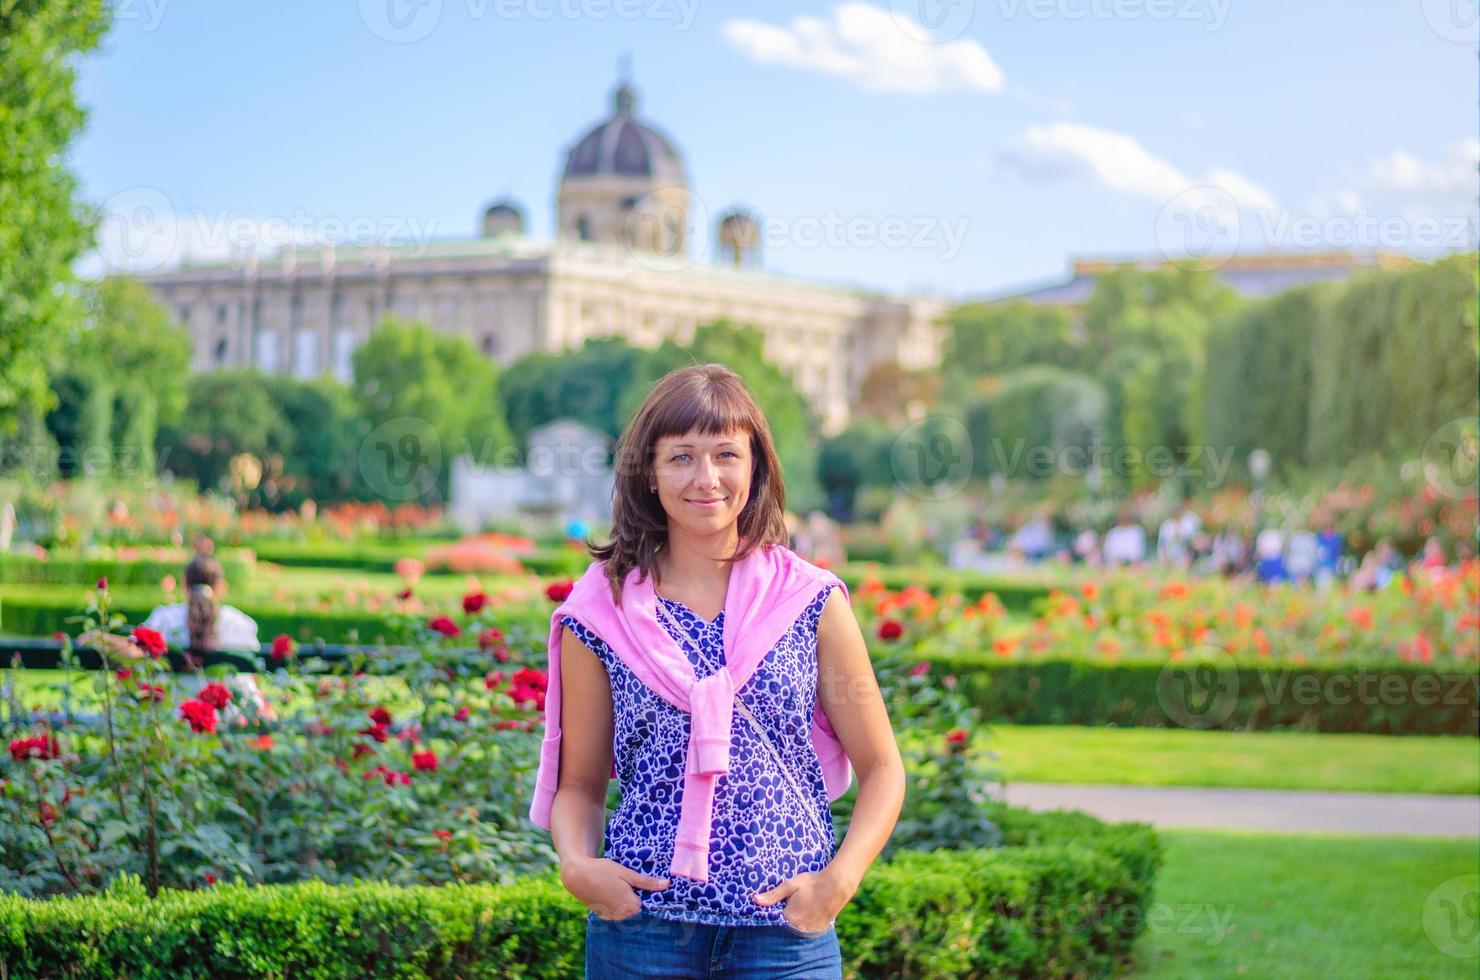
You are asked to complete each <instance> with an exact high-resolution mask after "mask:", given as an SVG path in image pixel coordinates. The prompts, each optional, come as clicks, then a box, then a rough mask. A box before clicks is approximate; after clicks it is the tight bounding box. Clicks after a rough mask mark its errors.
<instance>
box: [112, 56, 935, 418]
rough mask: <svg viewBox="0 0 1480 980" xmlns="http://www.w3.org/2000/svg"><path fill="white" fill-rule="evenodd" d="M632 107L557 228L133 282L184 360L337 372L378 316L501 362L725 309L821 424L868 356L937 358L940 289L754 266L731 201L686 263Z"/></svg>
mask: <svg viewBox="0 0 1480 980" xmlns="http://www.w3.org/2000/svg"><path fill="white" fill-rule="evenodd" d="M636 102H637V100H636V96H635V94H634V92H633V91H632V89H631V87H630V86H628V85H627V84H625V83H623V84H621V85H620V86H619V87H618V88H617V89H616V91H615V92H614V94H613V99H612V111H611V115H610V116H609V117H608V118H607V119H605V120H603V121H602V122H601V123H600V124H598V125H597V126H595V127H594V128H593V129H591V130H590V131H589V132H587V133H585V134H584V135H582V136H581V137H580V138H579V139H578V140H576V141H575V143H574V144H573V145H572V146H571V148H570V149H569V151H568V152H567V153H566V157H565V167H564V171H563V173H562V175H561V179H560V184H559V190H558V194H557V198H556V211H557V213H556V223H555V224H556V229H557V232H556V236H555V239H554V240H553V241H549V242H540V241H534V240H532V239H530V238H528V237H526V236H525V228H524V216H523V212H522V211H521V210H520V208H519V206H518V205H517V204H515V203H514V202H510V201H499V202H497V203H494V204H493V205H491V206H489V207H488V208H487V209H486V210H485V211H484V214H483V220H482V227H481V235H480V236H479V237H475V238H468V239H462V240H434V241H431V242H408V243H399V244H398V243H386V244H374V245H368V246H363V247H345V246H338V247H336V246H333V245H324V246H315V247H307V248H305V247H299V248H292V247H288V248H284V249H281V250H279V251H278V252H277V253H276V254H274V255H272V256H271V257H270V258H265V259H264V258H259V257H255V256H252V257H247V258H244V259H242V260H238V261H231V262H220V263H203V264H184V265H182V266H181V267H180V268H178V269H173V270H169V271H165V272H160V273H156V274H153V275H148V276H141V277H140V278H142V279H143V280H144V281H146V282H147V283H148V284H149V286H150V287H151V289H152V290H153V292H154V294H155V295H156V296H157V297H158V298H159V299H160V300H161V301H162V302H164V303H165V304H167V305H168V307H169V308H170V309H171V310H172V311H173V313H174V315H175V317H176V318H177V320H178V321H179V322H180V323H182V324H184V325H185V326H186V327H187V328H188V330H189V332H190V335H191V337H192V338H193V340H194V343H195V358H194V365H193V366H194V368H195V369H196V370H208V369H211V368H214V367H224V366H232V365H237V366H242V365H256V366H258V367H259V368H261V369H262V370H264V371H273V372H291V373H292V374H294V375H297V376H299V377H311V376H315V375H318V374H320V373H323V372H331V373H333V374H334V375H337V376H338V377H340V378H346V379H347V378H348V377H349V374H350V355H351V354H352V353H353V351H354V350H355V348H356V347H357V346H359V345H360V344H361V343H363V342H364V341H365V339H366V338H367V337H368V336H369V335H370V333H371V331H372V330H373V329H374V327H375V326H376V325H377V324H378V323H379V322H380V320H381V319H382V318H383V317H384V316H386V315H388V314H394V315H396V316H400V317H404V318H409V319H415V320H422V321H425V322H428V323H430V324H432V325H433V326H434V327H435V328H436V329H438V330H443V331H447V332H451V333H460V334H464V335H466V336H468V337H469V338H471V339H472V341H473V343H474V344H475V345H476V346H477V348H478V349H479V350H480V351H482V352H483V353H484V354H485V355H486V356H488V357H489V358H492V359H493V360H494V361H495V362H497V363H498V364H500V365H506V364H508V363H510V362H511V361H513V360H515V359H516V358H518V357H521V356H522V355H525V354H528V353H530V352H532V351H561V350H569V349H572V348H578V347H580V346H581V344H583V343H584V342H585V341H586V340H587V339H588V338H591V337H605V336H620V337H624V338H626V339H627V340H628V341H629V342H630V343H633V344H636V345H640V346H656V345H657V344H659V343H660V342H662V341H663V340H664V339H665V338H674V339H676V340H677V341H679V342H687V341H688V340H690V339H691V338H692V336H693V333H694V330H695V328H696V327H698V326H699V325H701V324H704V323H707V322H710V321H713V320H717V319H720V318H726V319H729V320H730V321H732V322H735V323H739V324H745V325H749V326H752V327H755V328H757V329H759V330H760V331H761V333H762V334H763V335H764V337H765V349H766V353H767V356H768V357H769V358H770V359H771V360H772V361H773V362H774V363H776V364H777V365H778V366H779V367H780V368H781V369H782V370H784V371H786V372H787V373H788V374H789V375H790V376H791V377H792V378H793V379H794V381H795V382H796V384H797V387H798V389H799V390H800V391H801V392H802V393H803V395H804V396H805V397H806V398H807V399H808V400H809V402H810V403H811V404H812V405H813V406H814V407H815V408H816V409H817V410H818V412H819V413H820V415H821V417H822V418H823V420H824V431H825V432H828V433H832V432H836V431H837V430H838V429H840V428H841V427H842V426H843V425H844V424H846V422H847V420H848V417H849V406H850V404H851V403H852V401H853V400H854V398H855V396H856V394H857V392H858V389H859V385H860V384H861V382H862V381H863V379H864V378H865V376H866V375H867V374H868V372H869V370H870V369H871V368H873V367H874V366H875V365H877V364H879V363H881V362H887V361H897V362H898V363H899V364H901V365H902V366H904V367H906V368H911V369H914V368H923V367H930V366H933V365H935V364H938V363H939V359H940V344H941V340H942V338H943V335H944V327H943V326H942V325H941V324H940V322H939V321H940V318H941V317H942V316H943V315H944V313H945V312H946V311H947V310H948V309H949V306H950V304H949V302H948V301H946V300H944V299H941V298H937V297H928V296H918V295H902V294H889V293H883V292H878V291H873V290H868V289H863V288H859V287H855V286H847V285H839V284H830V283H822V282H814V281H808V280H802V279H796V278H790V277H786V276H780V275H775V274H772V273H768V272H765V271H763V270H761V269H760V268H759V263H758V259H759V253H758V249H757V245H756V242H757V235H756V233H755V222H754V219H753V218H752V217H751V216H750V215H748V214H746V213H744V212H742V211H735V210H731V211H729V212H727V213H725V214H724V215H722V216H721V217H720V219H719V220H718V221H717V222H716V227H715V228H714V229H713V232H712V234H713V235H714V238H715V242H716V248H715V255H716V257H717V261H713V262H707V261H706V262H699V261H696V260H695V259H693V258H692V257H691V255H692V253H693V252H694V251H695V246H696V244H698V243H695V242H694V241H692V240H691V239H692V236H693V235H695V234H709V233H710V232H706V231H704V230H702V229H701V230H698V231H695V230H694V229H693V228H692V227H691V221H690V211H691V204H692V198H691V191H690V187H689V181H688V176H687V173H686V172H685V168H684V165H683V159H682V157H681V155H680V154H679V152H678V150H677V148H676V147H675V145H674V143H673V142H672V141H671V140H670V139H668V138H667V137H666V136H664V135H662V134H661V133H659V132H658V131H657V130H656V129H654V128H653V127H651V126H649V125H647V124H645V123H643V122H641V121H639V118H638V116H637V111H636V110H637V104H636ZM695 210H697V209H695Z"/></svg>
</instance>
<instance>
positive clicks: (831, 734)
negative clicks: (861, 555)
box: [531, 364, 905, 978]
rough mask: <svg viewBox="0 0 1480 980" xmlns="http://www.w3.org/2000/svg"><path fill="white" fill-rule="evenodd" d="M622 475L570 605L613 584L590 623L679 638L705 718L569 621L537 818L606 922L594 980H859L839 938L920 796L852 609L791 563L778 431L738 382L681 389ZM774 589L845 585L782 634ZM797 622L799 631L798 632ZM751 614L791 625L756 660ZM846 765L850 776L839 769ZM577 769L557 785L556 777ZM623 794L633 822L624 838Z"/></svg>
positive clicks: (631, 436) (666, 400) (701, 370)
mask: <svg viewBox="0 0 1480 980" xmlns="http://www.w3.org/2000/svg"><path fill="white" fill-rule="evenodd" d="M617 460H618V471H619V472H618V480H617V484H616V488H615V490H614V493H613V498H614V499H613V517H614V523H613V528H612V540H611V542H610V543H608V544H606V545H603V546H599V547H593V548H592V553H593V555H594V556H595V557H596V558H597V559H598V561H597V562H594V563H593V564H592V566H591V568H589V569H588V570H587V573H586V575H585V576H584V577H583V579H582V580H581V582H579V583H577V584H576V587H575V589H574V590H573V591H572V594H571V598H570V599H569V600H567V605H571V604H572V603H574V602H575V601H576V600H577V598H578V593H579V592H580V591H581V590H582V589H583V588H586V587H587V586H588V583H589V582H591V581H594V582H596V583H597V584H596V585H595V586H594V588H595V590H596V592H595V593H593V594H594V595H595V598H594V599H591V600H582V601H583V603H584V605H580V604H578V605H577V606H575V607H574V608H587V609H595V608H596V606H597V604H598V603H599V602H601V601H605V602H606V603H607V604H608V606H609V607H610V608H609V610H608V616H607V618H606V619H605V620H603V621H604V622H610V623H614V624H626V623H629V622H631V623H636V624H638V625H639V627H640V628H651V629H654V630H656V629H658V628H659V624H661V629H662V631H663V633H662V634H650V635H654V636H656V635H661V637H662V638H663V641H664V644H669V643H671V644H672V645H674V646H675V649H681V650H682V656H683V657H686V658H687V660H686V661H682V660H681V663H685V664H687V668H688V669H691V670H692V674H691V677H692V678H695V679H697V680H696V682H695V683H693V685H692V687H691V688H690V690H689V692H688V696H689V697H690V698H691V702H690V706H691V711H690V712H685V711H683V710H680V709H679V708H678V707H676V706H675V705H674V704H673V703H671V701H672V700H673V699H675V697H676V695H675V694H674V692H673V691H667V692H666V694H665V695H664V696H660V693H659V692H658V691H656V690H654V688H653V685H652V683H650V682H649V680H648V679H646V678H645V677H644V676H643V671H644V668H645V666H647V665H648V664H650V662H651V660H652V659H653V658H654V657H656V655H655V654H652V653H650V652H645V651H642V650H638V649H634V645H633V643H632V636H634V635H638V634H628V633H627V632H626V631H616V630H615V627H613V630H614V631H615V632H616V633H617V635H612V636H601V635H597V633H596V631H595V630H593V629H591V628H589V624H587V623H584V622H582V617H581V616H578V615H566V614H564V613H563V610H564V609H565V608H566V606H562V607H561V609H557V610H556V611H555V615H554V617H553V620H554V629H555V630H556V631H557V632H555V633H552V640H551V649H552V653H553V654H554V657H558V660H556V659H554V658H552V662H551V670H550V688H551V690H550V692H549V699H548V701H547V708H548V709H549V710H548V711H547V714H546V726H547V731H546V739H545V742H546V747H545V750H544V756H543V757H542V760H541V773H540V776H541V778H540V784H541V788H540V789H539V790H537V792H536V800H535V805H534V806H533V807H532V809H531V814H532V815H533V816H535V818H536V823H538V824H540V825H541V826H547V827H548V828H549V830H550V832H551V837H552V840H553V843H554V845H555V848H556V851H557V852H558V854H559V857H560V873H561V881H562V883H563V884H564V886H565V888H566V889H567V890H568V891H569V892H570V893H571V894H572V895H574V896H575V897H576V898H577V899H579V900H580V901H581V903H582V904H583V905H585V906H587V907H588V908H589V909H590V912H589V913H588V916H587V924H586V975H587V977H590V978H604V977H632V976H649V977H708V976H712V975H714V974H713V973H712V971H713V970H716V969H723V970H731V971H734V973H735V975H739V976H775V975H779V974H781V973H784V974H785V975H786V976H788V977H840V976H841V975H842V959H841V950H840V948H839V946H838V938H837V932H836V929H835V928H834V920H835V919H836V917H837V915H838V913H839V912H840V911H841V910H842V908H843V907H844V906H845V905H846V904H847V903H848V901H849V900H850V899H851V898H852V896H853V894H854V892H855V891H856V889H857V888H858V884H859V881H860V880H861V879H862V877H863V875H864V872H865V871H866V870H867V869H868V867H869V865H870V864H871V863H872V862H873V860H874V859H875V858H876V857H877V856H878V854H879V851H880V850H881V849H882V848H883V846H884V843H885V842H886V841H887V840H888V838H889V835H890V833H891V832H892V831H893V829H894V824H895V821H896V820H897V819H898V817H899V812H900V807H901V805H902V803H903V801H904V787H905V777H904V766H903V764H902V762H901V760H900V755H899V749H898V746H897V745H896V744H895V740H894V734H893V731H892V729H891V727H890V723H889V717H888V714H887V712H886V711H885V709H884V704H883V699H882V697H881V696H880V693H879V688H878V683H877V681H876V679H875V677H874V673H873V668H872V665H871V663H870V660H869V654H868V650H867V648H866V647H865V644H864V640H863V635H862V631H861V630H860V629H859V626H858V623H857V620H856V619H855V618H854V616H853V612H852V609H851V607H850V606H849V604H848V597H847V594H846V588H845V587H844V588H834V587H833V586H834V585H840V584H841V580H838V579H836V577H835V576H831V575H830V573H826V572H824V571H823V570H821V569H818V568H817V567H816V566H813V565H810V564H809V563H807V562H805V561H804V560H803V559H801V558H800V557H798V556H796V555H795V553H793V552H791V551H790V549H788V548H787V546H786V542H787V540H788V539H787V532H786V525H785V522H784V518H783V515H784V513H785V490H784V488H783V486H782V483H781V467H780V463H779V461H778V460H777V457H776V452H775V449H774V446H773V444H772V440H771V434H770V431H769V427H768V426H767V423H766V418H765V415H764V414H763V413H762V412H761V410H760V409H759V407H757V405H756V404H755V401H754V399H753V398H752V396H751V394H750V392H749V391H748V390H747V388H746V386H745V384H744V382H743V381H742V380H741V379H740V378H739V376H738V375H736V374H735V373H734V372H732V371H730V370H729V369H727V368H725V367H724V366H722V365H719V364H705V365H694V366H690V367H686V368H682V369H679V370H676V371H673V372H671V373H670V374H668V375H667V376H666V377H664V378H663V379H661V380H660V381H659V382H658V383H657V384H656V385H655V386H654V387H653V389H652V391H651V392H650V393H649V395H648V397H647V399H646V400H645V402H644V403H643V405H642V406H641V407H640V408H639V409H638V411H637V413H636V415H635V416H634V417H633V420H632V422H631V424H630V425H629V426H628V429H627V431H626V432H625V433H624V434H623V436H622V438H621V440H620V441H619V443H618V446H617ZM758 568H764V569H767V570H771V569H775V570H780V571H781V572H784V573H786V574H787V575H788V576H789V577H790V580H791V581H796V582H802V583H807V582H812V583H815V582H823V583H824V584H823V585H821V587H820V588H816V589H808V590H807V591H805V592H801V593H800V595H801V598H800V599H799V600H797V599H796V598H795V594H793V593H788V601H789V602H791V603H792V605H788V606H786V607H785V608H784V609H781V610H780V612H779V613H778V612H777V610H776V609H771V608H759V609H756V608H753V607H754V606H755V605H756V604H761V605H764V601H763V600H759V599H754V597H755V596H757V595H761V596H769V593H767V592H766V590H767V588H768V587H769V586H770V585H771V584H772V583H770V582H768V581H765V580H764V579H765V578H766V576H765V575H761V574H757V573H756V569H758ZM608 592H609V594H604V593H608ZM840 593H841V594H840ZM635 597H640V598H635ZM643 600H645V601H643ZM752 600H754V601H752ZM747 602H749V603H750V605H745V603H747ZM792 608H799V609H800V612H799V614H797V615H796V616H795V617H794V621H789V620H788V618H787V617H789V616H791V613H790V610H791V609H792ZM742 614H743V615H744V616H747V617H750V618H748V619H745V620H744V622H746V623H747V624H749V623H755V622H761V623H765V624H767V625H769V626H773V627H774V624H775V623H776V622H777V621H778V620H779V622H780V627H779V632H780V636H779V639H778V640H776V641H775V643H774V645H768V644H769V643H770V640H769V639H767V640H765V641H759V640H756V636H757V635H758V634H757V633H756V632H755V631H750V629H749V626H747V627H746V630H747V631H748V635H744V636H741V635H737V634H738V633H740V632H742V631H741V630H739V629H738V628H736V627H727V625H726V622H727V619H730V620H736V621H739V619H738V616H739V615H742ZM624 615H625V617H626V618H622V617H623V616H624ZM765 635H767V636H769V634H765ZM747 643H750V644H751V647H747ZM757 644H759V645H760V646H764V647H765V649H764V650H757V649H754V647H755V646H756V645H757ZM732 657H733V658H734V662H732V661H731V659H730V658H732ZM645 658H647V659H645ZM746 658H749V664H750V665H752V666H753V673H751V674H750V675H749V677H748V679H747V680H746V681H744V682H743V683H735V684H734V686H733V689H731V690H728V691H725V692H724V693H725V694H726V695H728V697H729V698H731V699H732V707H733V712H732V713H731V711H729V710H725V711H722V712H720V713H721V714H723V715H724V717H723V718H720V719H719V724H720V725H721V728H720V729H719V730H721V731H723V730H724V727H723V726H724V725H726V724H727V725H728V726H729V727H728V731H729V738H728V739H727V740H723V741H722V742H721V743H720V745H719V748H718V749H717V750H716V751H717V752H718V754H719V756H718V758H717V759H716V758H715V756H712V755H709V754H708V751H709V750H706V749H704V748H703V746H702V743H703V742H704V741H705V739H702V738H699V737H698V736H699V734H700V731H701V729H702V730H705V731H707V730H710V727H711V726H713V725H714V724H716V719H715V717H714V714H713V712H712V711H711V710H710V709H711V708H712V707H713V706H712V704H711V703H710V702H709V701H708V700H707V695H704V696H702V697H701V695H700V694H699V693H698V692H700V691H701V690H706V691H708V692H710V693H712V692H713V691H714V690H715V689H716V687H723V685H722V684H717V682H720V681H723V680H724V679H725V678H726V677H727V676H729V672H730V671H731V669H732V668H736V667H737V666H738V663H739V662H740V661H741V660H745V659H746ZM745 669H751V668H750V667H749V666H748V667H747V668H745ZM662 680H664V678H663V677H661V676H660V677H658V681H660V682H661V681H662ZM659 687H660V688H661V687H662V685H661V683H660V684H659ZM677 698H678V700H682V697H681V692H680V695H678V696H677ZM720 700H723V699H722V698H721V699H720ZM701 701H703V704H704V708H703V710H702V711H701V708H700V703H701ZM561 712H563V717H564V718H565V719H566V724H564V725H563V726H561V724H560V717H561ZM809 733H810V735H811V737H809ZM691 737H693V740H692V741H691ZM709 741H714V740H712V739H711V740H709ZM827 744H839V745H840V746H841V752H842V753H846V757H842V756H841V755H838V756H834V757H830V758H828V759H826V760H824V759H822V758H820V757H819V754H818V751H817V748H818V746H819V745H827ZM695 758H699V759H701V761H700V762H697V763H696V762H695V761H694V759H695ZM556 759H558V780H557V779H554V778H553V777H551V776H550V774H549V772H548V770H549V769H551V768H557V767H556V766H555V760H556ZM703 760H709V761H703ZM838 762H841V763H842V768H841V772H842V774H843V779H842V780H841V782H838V781H837V780H836V779H835V778H833V777H835V775H836V774H837V773H838V772H839V771H840V770H839V769H838V768H837V763H838ZM850 769H851V770H852V771H853V772H856V773H857V775H858V795H857V799H856V802H855V805H854V810H853V817H852V820H851V823H850V825H849V828H848V832H847V835H846V838H845V840H844V841H843V843H842V846H841V847H839V846H838V845H837V841H836V838H835V835H834V831H833V825H832V818H831V813H830V811H829V809H828V806H827V804H828V800H829V799H830V798H835V796H836V795H840V793H841V791H842V790H843V789H846V788H847V785H848V779H847V774H848V771H849V770H850ZM824 770H826V773H825V772H824ZM716 771H718V772H720V773H722V774H721V775H718V776H717V777H716V778H714V779H713V781H712V782H705V781H704V776H705V775H707V774H712V773H714V772H716ZM613 775H615V776H617V777H618V778H619V779H620V784H621V790H622V803H621V806H620V807H619V808H618V809H617V811H616V812H615V813H614V814H612V816H611V819H610V822H607V814H606V796H607V788H608V781H609V779H610V778H611V776H613ZM547 778H548V779H550V782H546V780H547ZM701 788H702V789H703V791H704V792H703V793H702V794H701V793H700V792H699V790H700V789H701ZM710 793H712V795H709V796H708V797H707V798H704V797H705V796H706V795H707V794H710ZM542 794H543V796H542ZM700 810H702V811H704V812H703V813H700V814H699V815H698V816H695V813H696V812H697V811H700ZM691 817H693V818H694V822H693V823H689V820H690V818H691ZM696 826H697V827H699V828H701V830H700V833H699V834H698V838H697V844H695V842H694V837H693V836H692V831H693V828H694V827H696ZM706 826H707V831H708V832H707V833H705V832H703V828H705V827H706ZM685 834H689V835H690V836H688V837H685ZM680 845H682V846H681V847H680Z"/></svg>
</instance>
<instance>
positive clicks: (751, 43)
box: [721, 3, 1002, 92]
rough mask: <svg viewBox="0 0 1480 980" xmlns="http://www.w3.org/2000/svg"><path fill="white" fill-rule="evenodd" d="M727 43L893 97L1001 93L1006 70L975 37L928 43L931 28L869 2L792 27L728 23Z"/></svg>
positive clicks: (797, 20) (758, 57)
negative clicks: (961, 91)
mask: <svg viewBox="0 0 1480 980" xmlns="http://www.w3.org/2000/svg"><path fill="white" fill-rule="evenodd" d="M721 30H722V32H723V34H724V36H725V39H726V40H728V41H729V42H730V43H731V44H733V45H734V46H735V47H737V48H739V49H740V50H741V51H743V52H745V54H747V55H749V56H750V57H751V58H752V59H753V60H755V61H757V62H759V63H761V64H774V65H784V66H786V67H788V68H796V69H799V70H801V71H811V72H817V73H819V74H822V75H829V76H832V77H834V78H841V79H844V80H846V81H849V82H852V83H854V84H855V85H858V86H859V87H861V88H865V89H869V90H872V91H888V92H943V91H948V90H953V89H965V90H968V91H980V92H998V91H1000V90H1001V89H1002V70H1001V69H1000V68H998V67H997V64H996V62H994V61H993V60H992V57H991V55H989V54H987V52H986V49H984V48H983V47H982V46H981V45H980V44H977V43H976V42H975V41H971V40H964V39H963V40H955V41H949V42H946V43H941V44H935V43H929V42H927V41H925V40H923V38H925V37H928V36H929V33H930V32H929V31H928V30H926V29H925V28H924V27H923V26H920V25H918V24H915V23H914V22H913V21H905V20H903V15H902V14H899V13H896V12H891V11H888V10H881V9H879V8H878V7H873V6H870V5H869V4H866V3H840V4H837V5H836V6H834V7H833V8H832V15H831V19H824V18H821V17H794V18H792V21H791V23H790V24H789V25H788V26H786V27H778V26H776V25H774V24H765V23H761V22H760V21H754V20H730V21H726V22H725V23H724V25H723V27H722V28H721Z"/></svg>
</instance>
